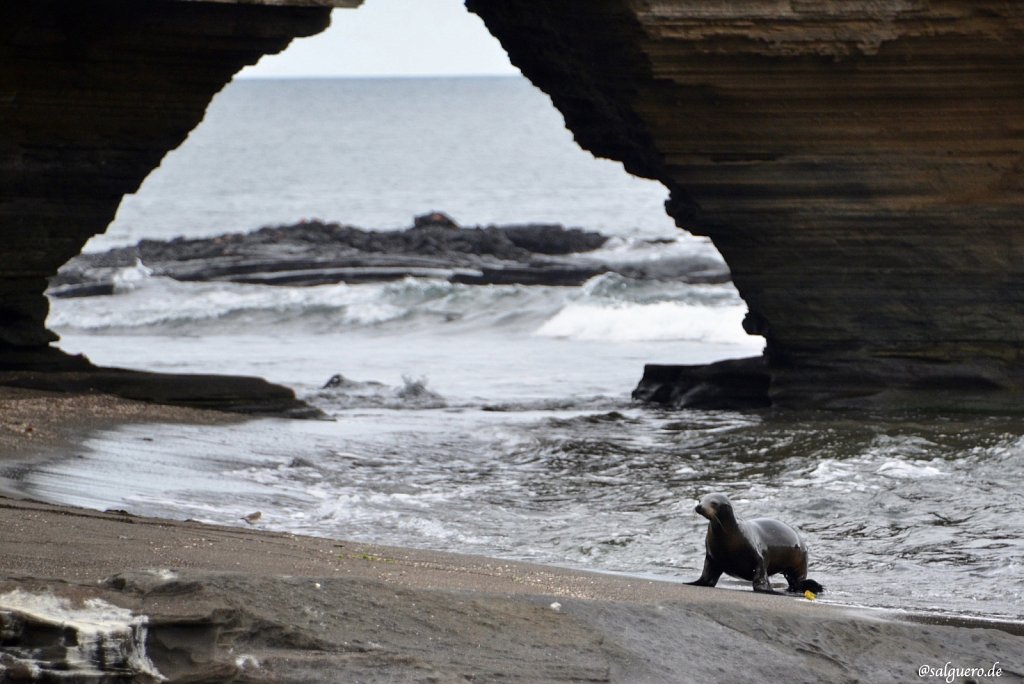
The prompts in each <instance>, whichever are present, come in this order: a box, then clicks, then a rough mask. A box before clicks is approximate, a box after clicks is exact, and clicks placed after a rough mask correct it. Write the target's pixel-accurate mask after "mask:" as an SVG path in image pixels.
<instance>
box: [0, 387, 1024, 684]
mask: <svg viewBox="0 0 1024 684" xmlns="http://www.w3.org/2000/svg"><path fill="white" fill-rule="evenodd" d="M0 416H2V418H0V459H2V458H3V457H4V456H6V455H7V454H17V455H18V457H19V458H20V457H23V456H24V455H25V454H26V453H27V452H28V451H30V450H32V449H53V448H60V445H61V443H62V440H74V438H75V436H76V435H81V434H83V431H84V430H87V429H89V427H90V426H93V427H99V426H103V425H110V424H112V423H116V422H117V421H122V420H145V421H162V420H171V421H214V422H215V421H221V420H237V419H238V418H237V417H233V416H224V415H223V414H215V413H210V412H202V411H193V410H188V409H179V408H174V409H168V408H166V407H155V406H151V405H146V404H142V405H139V404H135V403H134V402H125V401H124V400H118V399H109V398H97V397H79V398H75V397H53V396H48V395H45V394H42V393H24V392H22V391H16V392H13V393H12V392H9V391H6V390H3V391H2V393H0ZM26 427H31V428H32V430H31V431H30V432H28V433H26V432H25V429H26ZM19 431H20V432H19ZM29 435H30V436H29ZM64 443H67V442H66V441H65V442H64ZM0 530H2V532H0V535H2V536H0V549H2V553H0V622H3V621H4V620H6V621H7V623H8V624H10V623H11V620H12V618H11V617H10V616H11V615H14V616H18V615H19V614H21V615H22V617H24V609H23V608H19V605H20V604H19V601H20V600H23V599H24V597H25V596H43V595H51V594H52V595H57V596H64V597H68V598H69V599H71V601H72V603H71V605H73V606H81V605H86V604H84V603H82V602H83V601H84V600H85V599H87V598H99V599H103V600H105V601H107V602H108V603H109V604H112V605H114V606H121V607H123V608H128V609H131V611H133V613H134V614H135V615H145V616H147V631H146V638H145V644H144V646H145V656H146V658H148V662H150V663H151V664H152V666H153V667H154V668H155V671H157V672H159V673H160V675H162V676H163V677H166V678H168V680H170V681H211V682H214V681H261V682H262V681H268V682H468V681H477V682H479V681H486V682H489V681H506V682H578V681H598V682H600V681H608V682H624V683H632V682H688V681H699V682H715V681H723V682H724V681H764V680H768V681H772V680H777V681H787V682H822V681H826V682H833V681H834V682H849V681H869V682H873V681H917V680H919V679H921V678H919V676H918V672H919V668H921V667H922V666H933V667H935V668H938V669H939V670H941V669H942V668H943V667H944V666H945V664H946V663H947V662H949V663H951V665H950V667H978V668H983V669H985V670H987V669H989V668H991V667H992V666H993V665H994V664H995V663H997V662H998V666H997V667H1000V668H1001V676H1000V677H998V678H993V679H987V678H985V677H975V678H974V679H975V680H976V681H998V682H1009V681H1024V674H1022V673H1024V637H1022V636H1021V630H1020V626H1018V625H994V624H985V623H979V622H972V621H967V620H962V619H952V618H950V619H944V618H942V617H941V616H928V617H922V616H908V615H899V614H893V613H887V612H884V611H878V610H870V609H864V608H850V607H841V606H835V605H828V604H824V603H821V602H810V601H807V600H804V599H800V598H792V597H779V596H763V595H756V594H754V593H752V592H750V591H736V590H730V589H704V588H697V587H689V586H685V585H681V584H675V583H671V582H660V581H648V580H646V579H639V578H633V577H622V576H615V575H606V574H596V573H586V572H580V571H575V570H565V569H560V568H556V567H549V566H539V565H531V564H525V563H512V562H506V561H498V560H492V559H488V558H482V557H474V556H465V555H459V554H450V553H437V552H427V551H414V550H409V549H399V548H390V547H383V546H375V545H367V544H357V543H351V542H347V541H340V540H330V539H321V538H311V537H301V536H295V535H286V534H276V533H269V532H264V531H259V530H256V529H249V528H227V527H217V526H211V525H203V524H198V523H191V522H173V521H167V520H158V519H150V518H141V517H135V516H130V515H127V514H124V513H121V512H96V511H88V510H82V509H74V508H69V507H61V506H52V505H48V504H42V503H36V502H31V501H20V500H15V499H9V498H0ZM19 591H20V593H19ZM12 592H13V593H12ZM17 597H21V598H20V599H17ZM19 610H22V613H19ZM4 615H7V616H8V617H7V618H4ZM19 619H21V618H19ZM51 619H52V621H60V620H61V618H60V617H59V616H54V617H52V618H51ZM45 621H46V618H45V617H44V618H42V622H43V623H45ZM15 622H17V620H15ZM18 624H23V625H27V627H25V628H24V629H23V637H24V638H23V642H24V641H25V639H28V638H29V637H31V634H32V633H33V631H35V632H44V631H46V630H44V629H42V627H41V626H40V625H41V624H42V623H41V622H40V618H39V616H38V615H36V617H35V618H33V619H23V620H22V622H20V623H18ZM9 631H10V630H8V632H9ZM4 638H7V639H8V640H7V641H5V642H4V644H3V646H2V647H0V668H7V673H6V675H7V677H8V680H11V679H12V677H13V674H16V672H22V671H24V672H28V669H23V670H18V669H17V668H19V667H22V666H23V665H24V663H21V664H19V663H18V662H15V661H13V660H11V659H8V660H6V661H5V660H3V659H2V656H3V654H4V652H5V651H7V652H9V653H13V652H15V651H17V644H14V643H13V642H12V641H11V640H10V638H9V637H4ZM18 652H19V653H22V654H24V652H25V651H18ZM122 675H123V676H124V677H127V678H126V679H123V680H122V679H109V678H108V680H105V681H156V679H155V677H153V676H151V675H146V674H139V673H138V672H136V673H135V674H127V673H122ZM0 679H3V677H0ZM929 680H932V681H944V680H943V679H942V678H941V677H936V678H934V679H933V678H930V677H928V678H924V679H923V680H922V681H929ZM79 681H89V680H87V679H80V680H79ZM97 681H98V680H97ZM956 681H965V679H964V678H959V679H956Z"/></svg>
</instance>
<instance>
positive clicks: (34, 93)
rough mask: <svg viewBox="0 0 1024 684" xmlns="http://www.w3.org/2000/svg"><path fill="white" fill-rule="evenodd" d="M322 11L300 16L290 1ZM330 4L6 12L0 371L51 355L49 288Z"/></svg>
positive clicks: (163, 1) (27, 1)
mask: <svg viewBox="0 0 1024 684" xmlns="http://www.w3.org/2000/svg"><path fill="white" fill-rule="evenodd" d="M300 4H308V5H320V7H296V6H286V5H300ZM327 4H337V5H340V4H348V5H353V4H358V3H357V2H352V1H351V0H337V1H336V2H333V3H326V2H322V1H315V0H309V1H308V2H294V1H288V2H284V1H282V0H264V1H262V2H261V1H259V0H250V1H249V2H243V3H231V4H228V3H211V2H197V1H189V2H173V1H167V0H148V1H146V2H139V1H137V0H93V1H91V2H67V1H61V0H12V1H11V2H5V3H3V4H2V5H0V366H3V365H10V364H15V365H16V364H17V363H18V360H19V359H24V358H25V355H24V354H22V353H18V352H17V350H25V349H28V350H31V349H39V348H45V346H46V345H47V344H48V343H49V342H50V341H51V340H53V339H55V336H54V335H53V334H52V333H50V332H49V331H48V330H46V327H45V318H46V314H47V308H48V307H47V302H46V298H45V297H44V296H43V291H44V290H45V289H46V284H47V283H46V278H47V277H49V276H51V275H53V274H54V273H55V272H56V271H57V268H58V267H60V265H61V264H63V263H64V262H65V261H67V260H68V259H69V258H71V257H72V256H74V255H76V254H78V252H79V251H80V250H81V248H82V245H83V244H85V242H86V240H88V238H90V237H91V236H93V235H95V234H97V233H101V232H103V231H104V230H106V227H107V225H108V224H109V223H110V221H111V220H112V219H113V217H114V213H115V211H116V210H117V206H118V204H119V203H120V201H121V197H122V196H123V195H124V194H126V193H129V192H133V191H134V190H135V189H137V188H138V186H139V184H140V183H141V182H142V180H143V178H145V176H146V175H147V174H148V173H149V172H150V171H151V170H152V169H153V168H155V167H156V166H157V165H158V164H159V163H160V160H161V158H162V157H163V156H164V154H165V153H166V152H167V151H168V150H170V149H173V148H174V147H177V146H178V145H179V144H180V143H181V142H182V141H183V140H184V139H185V137H186V135H188V132H189V131H190V130H191V129H192V128H194V127H195V126H196V124H197V123H199V121H200V120H201V119H202V117H203V112H204V111H205V109H206V106H207V104H208V103H209V101H210V99H211V98H212V97H213V95H214V94H215V93H216V92H217V91H219V90H220V89H221V88H222V87H223V86H224V84H226V83H227V82H228V81H229V80H230V79H231V77H232V76H233V75H234V74H235V72H237V71H238V70H239V69H241V68H242V67H243V66H245V65H247V64H253V63H255V62H256V61H257V60H258V59H259V58H260V57H261V56H262V55H264V54H266V53H273V52H278V51H280V50H282V49H284V47H285V46H286V45H287V44H288V43H289V41H290V40H291V39H292V38H293V37H296V36H304V35H310V34H313V33H316V32H318V31H321V30H323V29H324V28H325V27H326V26H327V24H328V22H329V9H328V8H327V7H325V5H327Z"/></svg>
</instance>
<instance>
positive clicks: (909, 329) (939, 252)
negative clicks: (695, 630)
mask: <svg viewBox="0 0 1024 684" xmlns="http://www.w3.org/2000/svg"><path fill="white" fill-rule="evenodd" d="M467 4H468V5H469V6H470V8H471V9H472V10H473V11H475V12H476V13H478V14H479V15H480V16H481V17H482V18H483V19H484V21H485V22H486V24H487V26H488V28H489V29H490V30H491V31H492V33H494V34H495V35H496V36H497V37H498V38H499V39H500V40H501V41H502V44H503V45H504V46H505V48H506V50H507V51H508V53H509V55H510V56H511V58H512V61H513V62H514V63H515V64H516V65H517V66H519V67H520V68H521V69H522V70H523V72H524V73H525V74H526V75H527V76H528V77H529V78H530V79H531V80H532V81H534V83H536V84H537V85H538V86H540V87H541V88H542V89H544V90H545V91H547V92H548V93H549V94H550V95H551V97H552V99H553V101H554V103H555V105H556V106H557V107H558V108H559V109H560V110H561V111H562V112H563V114H564V115H565V118H566V123H567V125H568V126H569V128H570V129H571V130H572V131H573V132H574V134H575V135H576V138H577V140H578V141H579V142H580V144H581V145H582V146H583V147H585V148H587V149H590V150H592V151H593V152H594V153H595V154H598V155H601V156H607V157H611V158H613V159H619V160H621V161H623V162H624V164H625V166H626V168H627V169H628V170H630V171H631V172H632V173H635V174H639V175H643V176H647V177H651V178H656V179H658V180H660V181H662V182H663V183H665V184H666V185H667V186H668V187H669V189H670V191H671V200H670V201H669V204H668V209H669V212H670V213H671V214H672V215H673V216H674V217H675V219H676V221H677V223H678V224H679V225H680V226H682V227H684V228H686V229H688V230H691V231H692V232H695V233H698V234H704V235H708V236H710V237H711V238H712V239H713V241H714V242H715V244H716V245H717V246H718V248H719V249H720V251H721V252H722V254H723V256H724V257H725V259H726V261H727V262H728V264H729V266H730V268H731V270H732V275H733V279H734V282H735V283H736V286H737V288H738V289H739V291H740V294H741V295H742V296H743V298H744V299H745V300H746V302H747V304H748V305H749V309H750V314H749V316H748V318H747V321H746V323H745V326H746V327H747V329H748V331H750V332H753V333H757V334H762V335H764V336H765V338H766V340H767V357H768V361H769V365H770V370H771V376H772V383H771V395H772V399H773V401H774V403H776V404H787V405H803V406H806V405H813V406H821V405H828V406H860V405H878V404H884V405H887V406H892V405H897V406H903V405H905V406H943V407H960V408H964V407H977V408H1019V407H1020V406H1021V405H1022V403H1021V399H1022V398H1024V363H1022V358H1021V353H1022V350H1024V294H1022V292H1024V287H1022V286H1024V233H1022V232H1021V229H1022V228H1024V6H1022V5H1020V4H1018V3H1007V2H994V1H987V0H933V1H928V0H841V1H838V0H837V1H834V2H828V1H827V0H826V1H820V2H803V1H800V0H788V1H781V0H749V1H745V2H727V1H725V0H564V1H562V2H557V3H535V2H527V1H526V0H500V1H499V0H468V2H467Z"/></svg>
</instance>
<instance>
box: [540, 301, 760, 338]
mask: <svg viewBox="0 0 1024 684" xmlns="http://www.w3.org/2000/svg"><path fill="white" fill-rule="evenodd" d="M745 313H746V310H745V308H744V307H742V306H723V307H705V306H696V305H692V304H681V303H678V302H655V303H652V304H627V303H613V304H612V305H610V306H601V305H598V304H592V303H576V304H570V305H569V306H567V307H565V308H563V309H562V310H561V311H559V312H558V313H557V314H555V316H553V317H552V318H550V319H549V320H548V321H546V322H545V323H544V324H543V325H541V326H540V328H538V329H537V331H536V333H535V334H537V335H541V336H545V337H563V338H573V339H579V340H607V341H618V342H626V341H639V340H648V341H659V340H693V341H698V342H711V343H725V344H729V343H739V344H742V343H746V342H748V341H749V339H750V338H749V336H748V335H747V334H746V333H745V332H744V331H743V326H742V323H743V316H744V315H745Z"/></svg>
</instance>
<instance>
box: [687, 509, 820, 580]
mask: <svg viewBox="0 0 1024 684" xmlns="http://www.w3.org/2000/svg"><path fill="white" fill-rule="evenodd" d="M695 510H696V511H697V513H700V514H701V515H703V516H704V517H705V518H707V519H708V534H707V537H706V539H705V548H706V549H707V553H706V555H705V556H704V571H703V572H702V573H701V575H700V579H698V580H696V581H694V582H688V584H692V585H694V586H698V587H713V586H715V584H717V583H718V578H719V577H721V576H722V573H723V572H724V573H726V574H728V575H731V576H733V577H738V578H739V579H745V580H747V581H748V582H753V583H754V591H759V592H763V593H768V594H777V593H779V592H777V591H775V590H773V589H772V585H771V582H769V581H768V578H769V577H770V576H772V575H774V574H776V573H780V572H781V573H782V574H783V575H785V577H786V581H787V582H788V583H789V588H788V590H789V591H791V592H797V593H803V592H805V591H810V592H813V593H814V594H820V593H821V592H822V591H824V590H825V588H824V587H822V586H821V585H820V584H818V583H817V582H815V581H814V580H812V579H807V547H805V546H804V543H803V542H802V541H801V540H800V535H799V534H797V532H796V530H794V529H793V528H792V527H790V526H789V525H786V524H785V523H781V522H779V521H778V520H772V519H771V518H754V519H753V520H740V519H739V518H737V517H736V515H735V514H734V513H733V510H732V502H731V501H729V497H727V496H726V495H725V494H708V495H707V496H705V497H704V498H703V499H701V501H700V504H699V505H698V506H697V508H696V509H695Z"/></svg>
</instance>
